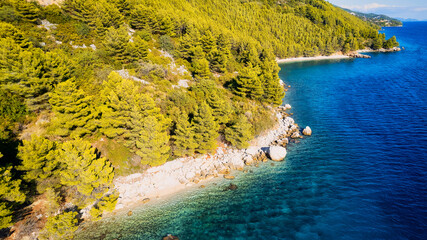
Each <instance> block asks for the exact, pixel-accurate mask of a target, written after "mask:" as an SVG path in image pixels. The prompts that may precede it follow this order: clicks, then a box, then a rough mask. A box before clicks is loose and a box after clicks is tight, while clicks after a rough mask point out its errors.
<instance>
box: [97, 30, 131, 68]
mask: <svg viewBox="0 0 427 240" xmlns="http://www.w3.org/2000/svg"><path fill="white" fill-rule="evenodd" d="M129 40H130V37H129V35H128V33H127V29H126V27H125V26H121V27H120V28H118V29H116V28H114V27H110V28H108V29H107V32H106V33H105V38H104V41H103V43H102V44H103V47H104V49H105V52H106V53H107V56H108V57H111V58H112V59H113V60H115V61H116V62H118V63H123V62H125V61H126V60H127V59H129V57H128V54H129V52H128V51H127V50H126V48H127V46H128V43H129Z"/></svg>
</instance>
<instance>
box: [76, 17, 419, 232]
mask: <svg viewBox="0 0 427 240" xmlns="http://www.w3.org/2000/svg"><path fill="white" fill-rule="evenodd" d="M385 33H386V35H387V36H388V37H391V36H392V35H396V36H397V38H398V40H399V41H400V42H401V45H403V46H404V47H405V48H406V50H405V51H402V52H399V53H388V54H370V55H371V56H372V59H356V60H334V61H320V62H305V63H292V64H285V65H282V71H281V72H280V76H281V78H282V79H285V82H286V84H290V85H291V86H292V87H291V88H290V90H289V91H288V93H287V95H286V98H285V101H286V102H288V103H290V104H291V105H292V107H293V111H294V113H295V115H294V118H295V120H296V121H297V122H298V123H299V124H300V126H305V125H309V126H310V127H311V128H312V129H313V132H314V134H313V136H312V137H309V138H306V139H304V140H303V141H302V142H301V143H299V144H296V145H292V146H290V147H289V151H288V156H287V158H286V161H285V162H281V163H275V166H271V165H270V163H266V164H263V165H261V166H260V167H259V168H251V170H253V173H248V174H242V173H237V178H236V179H235V180H233V183H235V184H237V185H238V189H237V190H236V191H223V189H224V187H225V186H226V185H227V184H228V182H227V181H225V180H221V179H218V180H215V181H214V182H213V183H210V184H208V185H207V187H206V188H205V189H199V190H196V191H194V190H190V191H188V192H184V193H181V194H180V195H178V196H174V197H173V199H169V200H167V201H166V200H164V201H163V203H162V202H161V201H160V202H157V203H155V202H153V203H149V204H147V205H144V206H141V207H139V208H137V209H135V210H134V211H133V212H134V214H133V215H132V216H130V217H129V216H126V214H122V215H120V214H119V215H117V216H115V217H113V218H109V219H104V220H102V221H100V222H98V223H96V225H93V226H87V229H86V230H85V231H82V232H81V233H80V234H79V235H78V236H77V239H114V238H118V239H149V240H151V239H153V240H155V239H161V237H162V236H164V235H166V234H168V233H172V234H175V235H178V236H179V237H180V239H182V240H186V239H188V240H194V239H201V240H203V239H224V240H225V239H269V240H271V239H273V240H274V239H352V240H353V239H355V240H356V239H357V240H359V239H427V70H426V66H427V51H426V48H427V23H406V24H405V26H404V27H403V28H386V29H385ZM215 184H216V185H215Z"/></svg>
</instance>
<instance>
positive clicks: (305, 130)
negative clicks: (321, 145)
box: [302, 126, 311, 136]
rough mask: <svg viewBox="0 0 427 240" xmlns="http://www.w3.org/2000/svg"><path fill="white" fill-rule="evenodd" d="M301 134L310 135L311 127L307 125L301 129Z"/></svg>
mask: <svg viewBox="0 0 427 240" xmlns="http://www.w3.org/2000/svg"><path fill="white" fill-rule="evenodd" d="M302 134H304V135H306V136H311V128H310V127H309V126H307V127H305V128H304V130H303V131H302Z"/></svg>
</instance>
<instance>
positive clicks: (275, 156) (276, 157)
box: [268, 146, 287, 161]
mask: <svg viewBox="0 0 427 240" xmlns="http://www.w3.org/2000/svg"><path fill="white" fill-rule="evenodd" d="M286 154H287V152H286V148H284V147H280V146H271V147H269V148H268V155H269V156H270V159H271V160H273V161H282V160H283V159H284V158H285V157H286Z"/></svg>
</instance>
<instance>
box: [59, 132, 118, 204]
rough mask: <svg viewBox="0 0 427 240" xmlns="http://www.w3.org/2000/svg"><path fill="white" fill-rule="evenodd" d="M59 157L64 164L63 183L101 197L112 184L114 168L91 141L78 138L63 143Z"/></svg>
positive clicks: (88, 194)
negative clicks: (100, 155)
mask: <svg viewBox="0 0 427 240" xmlns="http://www.w3.org/2000/svg"><path fill="white" fill-rule="evenodd" d="M58 159H60V161H61V163H62V164H63V168H62V169H61V172H60V179H61V183H62V184H63V185H65V186H69V187H75V188H76V189H77V191H78V192H79V193H80V194H82V195H84V196H92V195H93V196H94V197H95V198H101V197H102V196H103V195H104V193H106V192H107V191H108V187H110V186H111V183H112V181H113V177H114V169H113V167H112V166H111V163H110V162H109V161H108V160H106V159H105V158H101V157H98V156H97V154H96V149H95V148H93V147H92V146H91V145H90V143H89V142H87V141H84V140H82V139H76V140H72V141H68V142H65V143H63V144H62V146H61V149H60V150H59V154H58Z"/></svg>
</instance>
